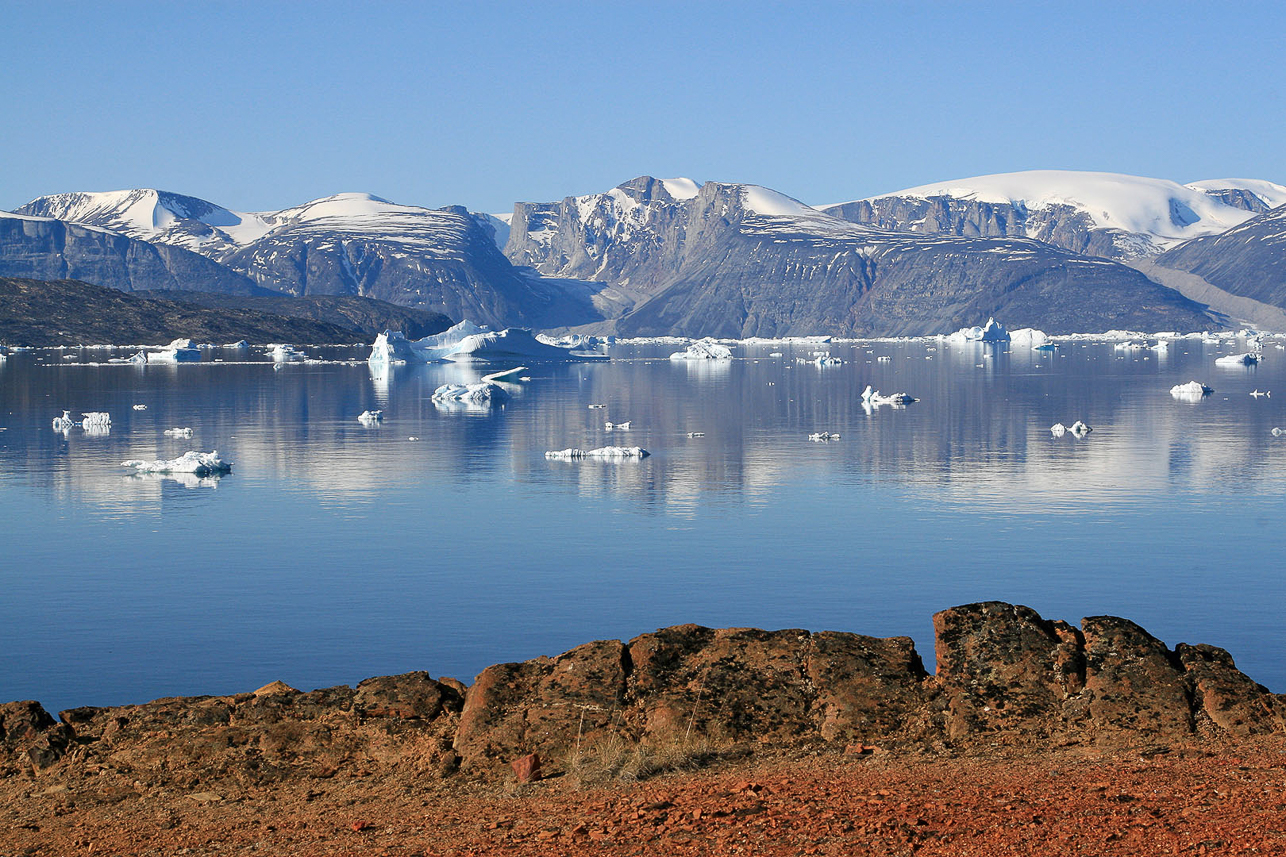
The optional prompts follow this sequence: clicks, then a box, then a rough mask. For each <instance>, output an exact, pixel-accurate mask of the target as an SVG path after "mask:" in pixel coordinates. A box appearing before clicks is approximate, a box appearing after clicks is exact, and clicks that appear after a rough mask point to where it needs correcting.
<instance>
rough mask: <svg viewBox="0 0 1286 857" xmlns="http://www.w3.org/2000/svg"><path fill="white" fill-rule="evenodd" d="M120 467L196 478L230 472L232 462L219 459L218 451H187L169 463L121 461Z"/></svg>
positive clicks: (135, 460)
mask: <svg viewBox="0 0 1286 857" xmlns="http://www.w3.org/2000/svg"><path fill="white" fill-rule="evenodd" d="M121 467H133V468H134V469H135V470H136V471H138V472H139V473H191V474H194V475H196V476H215V475H218V474H221V473H231V472H232V462H231V461H224V460H223V459H222V458H220V457H219V451H218V450H214V451H212V452H197V451H196V450H195V449H192V450H189V451H187V452H185V453H183V454H182V455H180V456H179V457H178V458H172V459H170V460H169V461H162V460H160V459H157V460H156V461H143V460H142V459H134V460H132V461H122V462H121Z"/></svg>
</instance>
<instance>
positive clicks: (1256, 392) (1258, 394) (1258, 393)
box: [1250, 390, 1273, 399]
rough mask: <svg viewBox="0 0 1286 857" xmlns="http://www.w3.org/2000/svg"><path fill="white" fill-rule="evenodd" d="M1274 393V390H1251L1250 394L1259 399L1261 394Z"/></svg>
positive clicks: (1269, 394)
mask: <svg viewBox="0 0 1286 857" xmlns="http://www.w3.org/2000/svg"><path fill="white" fill-rule="evenodd" d="M1272 394H1273V391H1272V390H1251V391H1250V395H1252V396H1254V397H1255V398H1256V399H1258V398H1259V397H1260V396H1271V395H1272Z"/></svg>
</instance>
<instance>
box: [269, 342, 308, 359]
mask: <svg viewBox="0 0 1286 857" xmlns="http://www.w3.org/2000/svg"><path fill="white" fill-rule="evenodd" d="M268 356H270V357H271V358H272V362H273V363H300V362H303V361H304V360H307V359H308V355H307V354H305V353H304V352H302V351H300V350H298V349H297V348H295V346H293V345H284V344H283V345H272V346H269V348H268Z"/></svg>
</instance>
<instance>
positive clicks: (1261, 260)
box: [1156, 205, 1286, 308]
mask: <svg viewBox="0 0 1286 857" xmlns="http://www.w3.org/2000/svg"><path fill="white" fill-rule="evenodd" d="M1156 264H1157V265H1160V266H1163V267H1165V268H1170V269H1172V270H1177V271H1185V272H1187V273H1190V274H1194V275H1196V276H1198V277H1200V278H1201V279H1203V280H1205V281H1206V282H1207V283H1210V284H1211V285H1213V286H1215V287H1217V288H1219V289H1222V290H1223V291H1225V292H1228V293H1230V294H1232V295H1236V296H1238V297H1244V298H1250V299H1252V300H1255V301H1259V302H1261V303H1265V304H1270V305H1272V306H1275V307H1281V308H1286V205H1282V206H1280V207H1278V208H1274V209H1272V210H1271V211H1267V212H1265V213H1263V214H1259V215H1257V216H1255V217H1253V218H1251V219H1250V220H1247V221H1246V222H1245V223H1243V224H1241V225H1240V226H1237V227H1234V228H1233V229H1229V230H1228V231H1227V232H1225V233H1223V234H1222V235H1212V236H1208V237H1205V238H1195V239H1193V240H1192V241H1188V242H1187V243H1185V244H1181V245H1180V246H1178V247H1176V248H1174V249H1173V250H1170V251H1169V252H1167V253H1164V254H1162V255H1161V256H1159V257H1157V259H1156Z"/></svg>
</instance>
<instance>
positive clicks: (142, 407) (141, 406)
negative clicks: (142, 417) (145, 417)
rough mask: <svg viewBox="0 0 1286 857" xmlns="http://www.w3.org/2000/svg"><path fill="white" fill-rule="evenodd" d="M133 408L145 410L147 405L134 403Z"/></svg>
mask: <svg viewBox="0 0 1286 857" xmlns="http://www.w3.org/2000/svg"><path fill="white" fill-rule="evenodd" d="M134 410H136V411H146V410H147V405H135V406H134Z"/></svg>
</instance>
